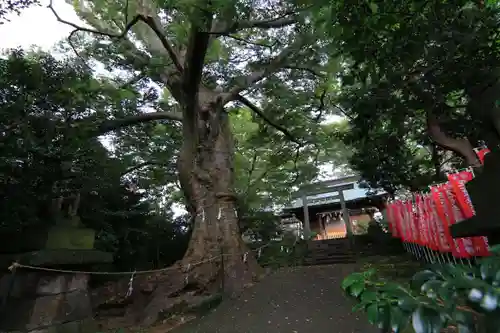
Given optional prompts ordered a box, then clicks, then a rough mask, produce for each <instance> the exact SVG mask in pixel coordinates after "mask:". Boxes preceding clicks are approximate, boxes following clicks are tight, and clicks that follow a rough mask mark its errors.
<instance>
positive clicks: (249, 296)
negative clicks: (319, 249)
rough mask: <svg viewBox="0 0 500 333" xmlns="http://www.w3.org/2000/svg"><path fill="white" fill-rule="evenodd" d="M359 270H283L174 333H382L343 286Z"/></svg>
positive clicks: (338, 267) (351, 266) (348, 266)
mask: <svg viewBox="0 0 500 333" xmlns="http://www.w3.org/2000/svg"><path fill="white" fill-rule="evenodd" d="M359 268H360V267H359V265H355V264H338V265H329V266H311V267H294V268H284V269H280V270H279V271H277V272H275V273H273V274H271V275H270V276H267V277H266V278H264V280H263V281H261V282H260V283H258V284H256V285H255V286H253V287H251V288H249V289H247V290H245V291H244V292H243V294H242V295H241V296H240V297H239V298H237V299H232V300H225V301H223V302H222V304H221V305H220V306H219V307H217V308H216V309H214V310H213V311H212V312H210V313H208V314H207V315H205V316H204V317H202V318H199V319H195V320H193V321H191V322H189V323H187V324H185V325H182V326H181V327H179V328H177V329H175V330H173V331H172V332H173V333H285V332H286V333H313V332H325V333H326V332H332V333H355V332H359V333H361V332H362V333H372V332H373V333H377V332H379V330H378V329H377V328H376V327H374V326H372V325H371V324H369V323H368V321H367V319H366V317H365V315H364V314H363V313H359V312H356V313H352V310H351V308H352V305H353V302H352V301H351V300H349V299H347V297H346V296H344V294H343V291H342V290H341V288H340V284H341V282H342V280H343V278H344V277H345V276H347V275H348V274H349V273H351V272H353V271H354V270H356V269H359Z"/></svg>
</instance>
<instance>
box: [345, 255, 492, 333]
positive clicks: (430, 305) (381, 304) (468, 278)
mask: <svg viewBox="0 0 500 333" xmlns="http://www.w3.org/2000/svg"><path fill="white" fill-rule="evenodd" d="M492 252H493V255H492V256H491V257H488V258H484V259H482V260H481V262H480V263H479V264H478V265H477V266H474V267H469V266H464V265H452V264H448V265H441V266H432V267H430V268H429V269H427V270H424V271H421V272H419V273H417V274H415V275H414V277H413V279H412V280H411V283H410V284H409V285H408V286H405V285H403V284H399V283H395V282H391V281H384V280H381V279H376V278H375V276H376V274H375V273H376V271H375V270H374V269H371V270H367V271H365V272H361V273H354V274H351V275H349V276H348V277H347V278H345V280H344V281H343V283H342V288H343V289H344V290H345V291H346V292H347V293H348V294H349V295H350V296H352V297H354V298H356V299H357V300H358V302H359V303H358V304H357V305H356V306H355V307H354V309H353V310H364V311H366V313H367V315H368V319H369V320H370V322H372V323H373V324H376V325H378V326H379V327H380V328H381V329H383V330H384V331H385V332H402V331H404V330H405V328H406V327H407V326H409V325H410V324H411V326H412V327H413V330H414V331H415V332H416V333H439V332H441V330H442V329H443V328H445V327H449V326H455V327H456V329H457V331H458V332H459V333H497V332H500V306H499V297H500V288H499V287H500V247H499V246H496V247H494V248H492Z"/></svg>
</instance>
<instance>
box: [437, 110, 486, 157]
mask: <svg viewBox="0 0 500 333" xmlns="http://www.w3.org/2000/svg"><path fill="white" fill-rule="evenodd" d="M427 129H428V132H429V136H430V138H431V139H432V140H434V142H436V143H437V144H438V145H439V146H441V147H443V148H444V149H447V150H452V151H454V152H456V153H458V154H460V155H462V156H463V157H464V158H465V161H466V163H467V165H469V166H472V167H477V166H481V163H480V162H479V159H478V157H477V155H476V153H475V152H474V148H473V147H472V145H471V144H470V142H469V140H468V139H467V138H461V139H454V138H450V137H448V136H447V135H446V134H445V133H444V132H443V131H442V130H441V127H440V126H439V123H438V121H437V119H436V117H435V116H434V115H433V114H432V112H430V111H428V112H427Z"/></svg>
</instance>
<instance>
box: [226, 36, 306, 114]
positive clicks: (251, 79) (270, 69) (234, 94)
mask: <svg viewBox="0 0 500 333" xmlns="http://www.w3.org/2000/svg"><path fill="white" fill-rule="evenodd" d="M298 44H302V41H300V42H299V41H295V43H292V44H291V45H289V46H288V47H285V48H284V49H283V50H282V51H281V53H280V54H278V55H277V56H276V57H274V58H272V59H270V61H269V63H268V64H267V66H264V68H263V69H261V70H259V71H255V72H253V73H252V74H250V75H248V76H247V77H245V78H244V79H243V83H242V84H240V85H237V86H235V87H233V88H232V89H231V90H230V91H229V93H228V94H225V99H224V104H226V103H227V102H230V101H232V100H235V99H238V96H239V93H241V92H242V91H243V90H245V89H247V88H249V87H250V86H252V85H253V84H255V83H257V82H259V81H260V80H262V79H263V78H265V77H266V76H268V75H270V74H272V73H274V72H276V71H277V70H279V69H280V68H282V67H283V66H284V65H285V62H286V60H287V59H288V57H289V56H290V55H292V54H293V53H294V51H295V50H296V46H298ZM249 66H250V67H251V66H252V64H250V65H249Z"/></svg>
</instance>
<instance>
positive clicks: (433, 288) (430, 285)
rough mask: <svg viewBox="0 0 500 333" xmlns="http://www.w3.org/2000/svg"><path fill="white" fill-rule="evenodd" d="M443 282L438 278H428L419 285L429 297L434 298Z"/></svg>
mask: <svg viewBox="0 0 500 333" xmlns="http://www.w3.org/2000/svg"><path fill="white" fill-rule="evenodd" d="M442 284H443V282H442V281H440V280H429V281H427V282H426V283H424V284H423V285H422V286H421V287H420V291H421V292H422V293H423V294H425V295H426V296H427V297H429V298H433V299H434V298H436V297H437V296H438V291H439V290H440V289H441V286H442Z"/></svg>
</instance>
